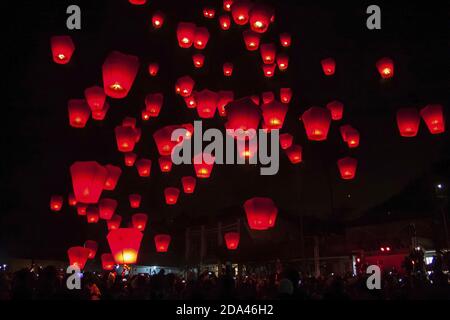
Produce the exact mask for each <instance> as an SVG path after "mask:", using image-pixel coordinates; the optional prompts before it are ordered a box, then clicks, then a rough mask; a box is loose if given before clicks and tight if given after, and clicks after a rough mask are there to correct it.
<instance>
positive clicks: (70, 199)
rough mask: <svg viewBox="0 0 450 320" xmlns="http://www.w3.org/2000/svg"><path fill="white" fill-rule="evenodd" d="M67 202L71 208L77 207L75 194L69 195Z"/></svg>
mask: <svg viewBox="0 0 450 320" xmlns="http://www.w3.org/2000/svg"><path fill="white" fill-rule="evenodd" d="M67 202H68V203H69V206H71V207H73V206H76V205H77V199H75V196H74V195H73V193H69V196H68V197H67Z"/></svg>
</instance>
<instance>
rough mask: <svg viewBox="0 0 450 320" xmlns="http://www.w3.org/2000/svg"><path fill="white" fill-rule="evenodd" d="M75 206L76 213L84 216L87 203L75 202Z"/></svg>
mask: <svg viewBox="0 0 450 320" xmlns="http://www.w3.org/2000/svg"><path fill="white" fill-rule="evenodd" d="M76 207H77V214H78V215H79V216H85V215H86V210H87V207H88V205H87V204H85V203H79V202H77V204H76Z"/></svg>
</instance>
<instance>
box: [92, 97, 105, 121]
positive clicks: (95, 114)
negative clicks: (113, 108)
mask: <svg viewBox="0 0 450 320" xmlns="http://www.w3.org/2000/svg"><path fill="white" fill-rule="evenodd" d="M108 110H109V103H108V102H107V101H105V104H104V105H103V108H102V109H100V110H95V111H92V119H93V120H97V121H102V120H104V119H105V117H106V113H107V112H108Z"/></svg>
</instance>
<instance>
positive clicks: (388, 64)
mask: <svg viewBox="0 0 450 320" xmlns="http://www.w3.org/2000/svg"><path fill="white" fill-rule="evenodd" d="M377 69H378V72H379V73H380V76H381V78H383V79H389V78H392V77H393V76H394V61H392V59H390V58H381V59H380V60H378V61H377Z"/></svg>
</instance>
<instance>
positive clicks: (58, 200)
mask: <svg viewBox="0 0 450 320" xmlns="http://www.w3.org/2000/svg"><path fill="white" fill-rule="evenodd" d="M62 205H63V197H62V196H60V195H53V196H51V197H50V210H52V211H60V210H61V208H62Z"/></svg>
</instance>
